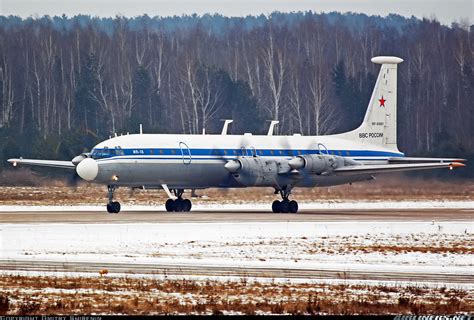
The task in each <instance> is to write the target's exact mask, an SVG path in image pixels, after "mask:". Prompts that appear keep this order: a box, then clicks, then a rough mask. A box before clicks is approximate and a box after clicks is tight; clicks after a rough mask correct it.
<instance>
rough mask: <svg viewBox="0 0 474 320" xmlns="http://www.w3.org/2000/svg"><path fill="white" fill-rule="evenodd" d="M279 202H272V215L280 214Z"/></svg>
mask: <svg viewBox="0 0 474 320" xmlns="http://www.w3.org/2000/svg"><path fill="white" fill-rule="evenodd" d="M280 204H281V202H280V201H278V200H275V201H273V203H272V211H273V213H280V212H281V206H280Z"/></svg>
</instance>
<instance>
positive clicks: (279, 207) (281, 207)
mask: <svg viewBox="0 0 474 320" xmlns="http://www.w3.org/2000/svg"><path fill="white" fill-rule="evenodd" d="M278 192H280V195H281V197H282V198H283V200H282V201H278V200H275V201H273V204H272V211H273V213H289V212H291V213H297V212H298V202H296V201H295V200H291V201H290V200H289V199H288V197H289V196H290V190H288V189H285V190H275V194H276V193H278Z"/></svg>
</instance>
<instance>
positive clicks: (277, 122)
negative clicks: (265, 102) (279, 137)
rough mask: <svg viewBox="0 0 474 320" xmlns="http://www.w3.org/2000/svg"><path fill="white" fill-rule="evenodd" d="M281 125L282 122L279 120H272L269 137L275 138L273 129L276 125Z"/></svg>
mask: <svg viewBox="0 0 474 320" xmlns="http://www.w3.org/2000/svg"><path fill="white" fill-rule="evenodd" d="M279 123H280V121H278V120H272V121H271V122H270V128H268V133H267V136H273V128H274V127H275V125H277V124H279Z"/></svg>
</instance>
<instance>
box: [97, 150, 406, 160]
mask: <svg viewBox="0 0 474 320" xmlns="http://www.w3.org/2000/svg"><path fill="white" fill-rule="evenodd" d="M252 150H253V149H246V150H245V151H246V152H244V150H241V149H183V150H182V149H179V148H161V149H158V148H153V149H149V148H146V149H138V148H137V149H94V150H92V156H93V157H94V158H97V159H105V158H112V157H118V156H120V157H124V156H126V157H129V156H134V157H136V156H147V158H149V156H152V157H151V158H150V159H174V158H170V157H166V158H160V156H176V157H177V158H176V159H182V156H183V155H184V157H189V156H192V157H195V156H204V157H205V156H207V157H212V158H199V159H205V160H214V159H215V157H218V158H222V157H233V156H234V157H236V156H242V155H245V156H247V155H252V152H253V151H252ZM254 152H256V153H257V155H258V156H264V157H273V156H274V157H292V156H297V155H304V154H320V153H323V154H325V153H326V151H325V150H324V151H323V152H320V150H318V149H306V150H303V149H296V150H291V149H257V150H256V151H254ZM328 152H329V154H331V155H337V156H344V157H351V158H355V157H403V156H404V154H403V153H395V152H385V151H372V150H328ZM153 156H155V157H153ZM140 159H141V158H140ZM194 159H197V158H194ZM367 160H370V159H367ZM380 160H382V159H380Z"/></svg>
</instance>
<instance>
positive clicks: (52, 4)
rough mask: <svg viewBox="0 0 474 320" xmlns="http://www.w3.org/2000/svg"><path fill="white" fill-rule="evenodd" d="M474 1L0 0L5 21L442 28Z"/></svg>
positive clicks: (469, 10) (466, 13)
mask: <svg viewBox="0 0 474 320" xmlns="http://www.w3.org/2000/svg"><path fill="white" fill-rule="evenodd" d="M473 3H474V0H0V15H18V16H21V17H29V16H42V15H50V16H53V15H62V14H63V13H64V14H66V15H67V16H74V15H77V14H89V15H92V16H101V17H114V16H116V15H118V14H119V15H123V16H127V17H133V16H138V15H142V14H145V13H146V14H148V15H149V16H156V15H158V16H169V15H182V14H193V13H197V14H204V13H220V14H222V15H225V16H246V15H249V14H251V15H258V14H261V13H263V14H269V13H271V12H272V11H282V12H291V11H307V10H312V11H313V12H330V11H340V12H348V11H352V12H362V13H365V14H368V15H381V16H386V15H387V14H389V13H397V14H400V15H402V16H406V17H410V16H412V15H414V16H415V17H418V18H423V17H426V18H433V17H436V18H437V19H438V20H439V21H440V22H441V23H443V24H446V25H450V24H451V22H453V21H460V19H468V20H469V23H470V24H472V23H473V20H474V19H473V16H474V13H473V10H474V9H473Z"/></svg>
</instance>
